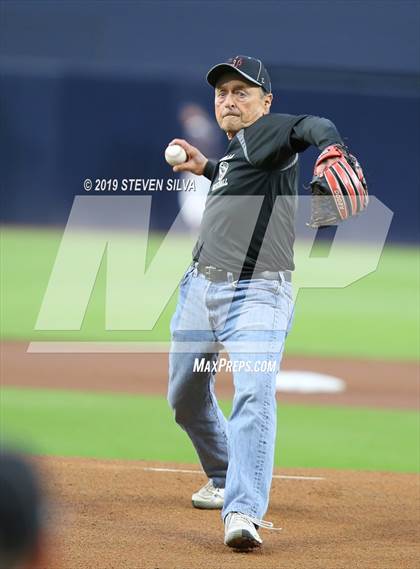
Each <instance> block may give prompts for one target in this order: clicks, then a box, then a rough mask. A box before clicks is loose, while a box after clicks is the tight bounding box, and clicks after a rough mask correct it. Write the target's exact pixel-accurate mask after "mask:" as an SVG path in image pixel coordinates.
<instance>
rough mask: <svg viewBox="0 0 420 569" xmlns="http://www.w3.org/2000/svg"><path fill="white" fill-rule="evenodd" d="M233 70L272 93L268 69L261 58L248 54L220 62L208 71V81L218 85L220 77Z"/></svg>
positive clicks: (214, 85) (213, 85)
mask: <svg viewBox="0 0 420 569" xmlns="http://www.w3.org/2000/svg"><path fill="white" fill-rule="evenodd" d="M232 71H235V72H236V73H238V74H239V75H242V77H244V78H245V79H247V80H248V81H250V82H251V83H255V85H259V86H260V87H262V88H263V89H264V91H265V92H266V93H271V80H270V76H269V74H268V71H267V69H266V68H265V67H264V65H263V63H262V61H261V60H260V59H257V58H255V57H249V56H248V55H237V56H236V57H231V58H230V59H228V60H227V61H226V62H225V63H218V64H217V65H215V66H214V67H212V68H211V69H210V71H209V72H208V73H207V81H208V83H210V85H211V86H212V87H216V83H217V82H218V80H219V79H220V77H221V76H222V75H223V74H225V73H229V72H232Z"/></svg>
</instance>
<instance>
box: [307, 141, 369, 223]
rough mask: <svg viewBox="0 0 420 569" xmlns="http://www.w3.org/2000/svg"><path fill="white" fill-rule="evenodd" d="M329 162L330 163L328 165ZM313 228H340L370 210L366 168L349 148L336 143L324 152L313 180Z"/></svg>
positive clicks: (318, 161)
mask: <svg viewBox="0 0 420 569" xmlns="http://www.w3.org/2000/svg"><path fill="white" fill-rule="evenodd" d="M326 161H328V162H327V163H326ZM311 192H312V204H311V220H310V223H309V224H308V225H309V226H310V227H314V228H317V227H322V226H326V225H337V224H338V223H340V222H341V221H344V220H345V219H348V218H349V217H351V216H353V215H357V214H359V213H360V212H361V211H363V210H364V209H366V207H367V205H368V203H369V196H368V189H367V184H366V180H365V177H364V175H363V171H362V168H361V167H360V164H359V162H358V161H357V159H356V158H355V157H354V156H353V155H352V154H350V153H349V152H348V150H347V148H346V147H345V146H341V145H338V144H334V145H332V146H328V147H327V148H325V150H323V151H322V152H321V154H320V155H319V156H318V159H317V161H316V164H315V168H314V176H313V178H312V181H311Z"/></svg>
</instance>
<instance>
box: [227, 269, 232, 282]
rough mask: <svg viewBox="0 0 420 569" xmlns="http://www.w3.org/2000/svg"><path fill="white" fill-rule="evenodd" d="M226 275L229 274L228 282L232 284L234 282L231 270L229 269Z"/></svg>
mask: <svg viewBox="0 0 420 569" xmlns="http://www.w3.org/2000/svg"><path fill="white" fill-rule="evenodd" d="M226 276H227V280H228V283H229V284H232V283H233V273H230V272H229V271H227V272H226Z"/></svg>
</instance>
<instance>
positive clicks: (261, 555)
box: [1, 342, 420, 569]
mask: <svg viewBox="0 0 420 569" xmlns="http://www.w3.org/2000/svg"><path fill="white" fill-rule="evenodd" d="M26 347H27V346H26V344H21V343H11V342H9V343H3V344H2V348H1V364H2V369H1V376H2V384H3V385H11V386H15V387H16V386H18V387H32V388H33V387H38V388H53V389H78V390H89V391H124V392H131V393H154V394H164V393H166V384H167V356H165V355H164V354H102V355H94V354H28V353H26ZM283 369H300V370H304V369H308V370H311V371H318V372H321V373H326V374H330V375H335V376H338V377H341V378H342V379H345V380H346V383H347V390H346V391H345V392H343V393H337V394H329V395H325V394H324V395H302V394H293V395H292V394H282V395H281V399H282V400H283V401H284V402H290V403H296V402H298V403H305V404H308V403H314V404H317V403H322V404H323V405H325V404H331V405H357V406H365V407H382V408H395V409H414V408H416V406H417V404H418V395H419V381H418V368H417V366H416V364H414V363H404V362H379V361H378V362H375V361H353V360H340V359H322V360H321V359H314V358H292V357H287V358H286V359H285V361H284V365H283ZM217 392H218V395H219V396H221V397H230V396H231V394H232V388H231V380H230V378H229V376H228V374H221V375H220V377H219V378H218V382H217ZM320 444H321V443H320ZM36 462H37V464H38V465H39V467H40V469H41V471H42V472H43V474H44V479H45V480H46V484H47V487H48V492H49V495H50V503H51V509H50V510H49V514H48V517H49V521H50V527H51V529H52V530H53V537H52V541H53V543H52V545H53V550H54V551H55V554H54V557H55V559H54V561H52V562H51V563H50V564H49V565H48V566H45V565H44V566H43V567H42V568H40V569H92V568H94V567H95V568H96V567H99V568H100V569H358V568H360V569H417V568H418V566H419V565H418V560H419V556H420V551H419V548H418V544H419V537H420V535H419V530H418V528H419V521H420V520H419V513H418V499H419V491H420V487H419V481H418V478H417V477H416V475H414V474H395V473H377V472H359V471H358V472H354V471H346V472H342V471H334V470H308V469H293V470H292V469H282V471H281V472H279V471H277V472H276V473H277V474H281V475H299V476H302V475H303V476H310V477H314V476H315V477H322V478H323V480H315V479H310V480H297V479H284V478H282V479H275V480H274V481H273V486H272V492H271V500H270V509H269V511H268V512H267V515H266V519H268V520H271V521H273V522H274V524H275V526H276V527H282V528H283V529H282V531H280V532H277V531H272V532H271V531H266V530H262V531H261V536H262V537H263V539H264V546H263V548H262V549H261V550H260V551H256V552H252V553H248V554H246V553H235V552H233V551H231V550H229V549H228V548H227V547H225V546H224V545H223V525H222V522H221V519H220V514H219V512H214V511H213V512H208V511H201V510H195V509H193V508H192V506H191V494H192V493H193V492H194V491H195V490H197V489H198V488H199V487H200V486H201V485H202V484H203V483H205V481H206V480H205V477H204V475H203V474H201V473H200V472H196V473H181V472H155V471H147V470H145V468H148V467H153V466H158V467H166V468H170V469H171V468H172V469H182V468H184V469H187V470H191V469H192V470H198V467H197V466H196V465H180V464H167V463H159V464H156V463H154V464H151V463H145V462H129V461H99V460H93V459H90V460H89V459H79V458H56V457H48V458H47V457H41V458H37V459H36Z"/></svg>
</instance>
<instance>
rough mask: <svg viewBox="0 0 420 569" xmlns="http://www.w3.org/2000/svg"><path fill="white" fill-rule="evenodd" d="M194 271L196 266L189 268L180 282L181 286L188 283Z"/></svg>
mask: <svg viewBox="0 0 420 569" xmlns="http://www.w3.org/2000/svg"><path fill="white" fill-rule="evenodd" d="M193 270H194V266H193V265H190V266H189V267H188V269H187V270H186V271H185V273H184V274H183V275H182V278H181V280H180V281H179V286H183V285H184V284H185V283H186V282H187V280H188V278H189V276H190V275H191V274H192V272H193Z"/></svg>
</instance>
